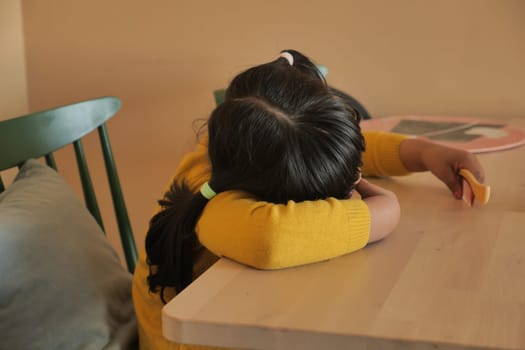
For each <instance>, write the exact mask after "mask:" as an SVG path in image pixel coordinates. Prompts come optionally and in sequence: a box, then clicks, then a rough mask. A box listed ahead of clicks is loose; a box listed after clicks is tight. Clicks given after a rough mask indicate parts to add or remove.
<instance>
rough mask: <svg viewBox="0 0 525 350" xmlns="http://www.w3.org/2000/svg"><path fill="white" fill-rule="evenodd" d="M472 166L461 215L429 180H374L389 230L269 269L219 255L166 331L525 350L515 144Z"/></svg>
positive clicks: (521, 200) (202, 337)
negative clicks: (325, 257)
mask: <svg viewBox="0 0 525 350" xmlns="http://www.w3.org/2000/svg"><path fill="white" fill-rule="evenodd" d="M510 124H511V125H514V126H518V127H522V128H525V118H524V119H514V120H511V121H510ZM479 159H480V161H481V163H482V164H483V166H484V167H485V171H486V182H487V183H488V184H489V185H490V186H491V187H492V196H491V199H490V201H489V203H488V204H487V205H485V206H479V205H477V206H475V207H474V208H468V207H467V206H466V205H465V203H463V202H462V201H459V200H454V198H453V197H452V195H451V194H450V193H449V192H448V190H447V189H446V188H445V186H444V185H443V184H442V183H440V182H439V181H438V180H437V179H435V178H434V177H433V176H432V175H431V174H428V173H418V174H412V175H409V176H406V177H396V178H388V179H374V180H372V181H373V182H374V183H376V184H378V185H380V186H384V187H385V188H388V189H391V190H393V191H395V192H396V193H397V194H398V197H399V201H400V204H401V211H402V215H401V216H402V218H401V222H400V224H399V226H398V228H397V229H396V230H395V232H394V233H392V235H390V236H389V237H388V238H386V239H385V240H383V241H381V242H378V243H375V244H372V245H369V246H368V247H366V248H365V249H363V250H361V251H358V252H355V253H352V254H349V255H346V256H343V257H340V258H336V259H332V260H330V261H326V262H321V263H316V264H312V265H308V266H302V267H297V268H290V269H284V270H279V271H259V270H255V269H251V268H248V267H245V266H242V265H240V264H237V263H235V262H232V261H229V260H227V259H221V260H219V261H218V262H217V263H216V264H215V265H214V266H212V268H211V269H209V270H208V271H207V272H206V273H204V274H203V275H202V276H201V277H200V278H199V279H197V280H196V281H195V282H194V283H193V284H192V285H190V286H189V287H188V288H187V289H186V290H184V292H182V293H181V294H180V295H178V296H177V297H176V298H174V299H173V300H172V301H171V302H170V303H168V304H167V305H166V306H165V308H164V310H163V331H164V334H165V336H166V337H167V338H168V339H170V340H172V341H176V342H183V343H199V344H204V345H215V346H224V347H236V348H250V349H316V350H317V349H436V348H439V349H465V348H467V349H476V348H480V349H481V348H490V349H525V147H520V148H516V149H512V150H507V151H503V152H496V153H488V154H480V155H479Z"/></svg>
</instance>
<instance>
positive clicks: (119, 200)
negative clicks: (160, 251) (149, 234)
mask: <svg viewBox="0 0 525 350" xmlns="http://www.w3.org/2000/svg"><path fill="white" fill-rule="evenodd" d="M98 134H99V138H100V145H101V148H102V154H103V156H104V163H105V166H106V174H107V176H108V182H109V188H110V190H111V198H112V199H113V207H114V209H115V215H116V217H117V224H118V227H119V232H120V239H121V242H122V247H123V249H124V255H125V258H126V264H127V266H128V270H129V271H130V272H131V273H133V271H135V264H136V261H137V260H138V253H137V248H136V244H135V239H134V237H133V233H132V230H131V222H130V220H129V217H128V210H127V208H126V202H125V201H124V195H123V193H122V187H121V186H120V180H119V177H118V174H117V167H116V165H115V159H114V157H113V151H112V149H111V143H110V142H109V135H108V132H107V130H106V126H105V125H104V124H102V125H101V126H99V127H98Z"/></svg>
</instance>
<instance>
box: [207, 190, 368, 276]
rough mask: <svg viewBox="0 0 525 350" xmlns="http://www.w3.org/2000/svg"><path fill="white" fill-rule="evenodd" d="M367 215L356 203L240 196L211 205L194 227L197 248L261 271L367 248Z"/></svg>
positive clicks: (230, 195) (219, 199)
mask: <svg viewBox="0 0 525 350" xmlns="http://www.w3.org/2000/svg"><path fill="white" fill-rule="evenodd" d="M369 232H370V213H369V211H368V207H367V206H366V204H365V203H364V202H363V201H361V200H355V199H354V200H353V199H349V200H336V199H334V198H329V199H327V200H319V201H304V202H300V203H295V202H293V201H289V202H288V203H287V204H273V203H268V202H262V201H256V200H254V199H253V198H251V197H250V196H249V195H247V194H244V193H242V192H239V191H230V192H224V193H221V194H219V195H217V196H216V197H215V198H213V200H211V201H210V202H209V203H208V204H207V205H206V208H205V209H204V212H203V214H202V216H201V218H200V220H199V222H198V224H197V235H198V237H199V240H200V241H201V243H202V244H203V245H204V246H205V247H206V248H208V249H209V250H210V251H211V252H213V253H214V254H216V255H218V256H225V257H228V258H231V259H233V260H236V261H238V262H241V263H244V264H246V265H250V266H253V267H256V268H260V269H278V268H283V267H290V266H296V265H303V264H308V263H312V262H317V261H322V260H326V259H330V258H334V257H336V256H339V255H343V254H346V253H350V252H353V251H355V250H358V249H361V248H363V247H364V246H365V245H366V243H367V242H368V234H369Z"/></svg>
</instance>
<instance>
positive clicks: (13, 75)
mask: <svg viewBox="0 0 525 350" xmlns="http://www.w3.org/2000/svg"><path fill="white" fill-rule="evenodd" d="M0 45H1V46H2V47H1V49H0V120H2V119H7V118H11V117H14V116H17V115H21V114H25V113H26V112H27V109H28V108H27V86H26V72H25V57H24V41H23V33H22V11H21V6H20V0H2V1H0Z"/></svg>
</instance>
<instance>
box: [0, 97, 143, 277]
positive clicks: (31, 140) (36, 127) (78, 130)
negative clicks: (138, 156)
mask: <svg viewBox="0 0 525 350" xmlns="http://www.w3.org/2000/svg"><path fill="white" fill-rule="evenodd" d="M119 109H120V100H119V99H118V98H115V97H101V98H97V99H92V100H88V101H83V102H79V103H74V104H70V105H65V106H61V107H58V108H53V109H49V110H45V111H41V112H36V113H32V114H28V115H25V116H21V117H17V118H13V119H9V120H4V121H1V122H0V149H1V150H2V151H1V153H0V171H2V170H6V169H9V168H13V167H16V166H18V167H20V166H21V165H22V164H23V163H24V162H25V161H26V160H28V159H31V158H40V157H45V160H46V163H47V165H48V166H50V167H52V168H54V169H55V170H57V165H56V162H55V158H54V157H53V152H54V151H56V150H58V149H60V148H63V147H65V146H67V145H71V144H72V147H73V148H74V151H75V156H76V161H77V166H78V170H79V175H80V180H81V183H82V191H83V194H84V201H85V203H86V207H87V208H88V209H89V212H90V213H91V215H93V217H94V218H95V219H96V221H97V222H98V224H99V225H100V227H101V228H102V230H104V224H103V222H102V217H101V215H100V210H99V206H98V202H97V198H96V195H95V190H94V187H93V184H92V181H91V176H90V173H89V168H88V165H87V161H86V157H85V153H84V150H83V146H82V141H81V138H82V137H83V136H85V135H87V134H89V133H91V132H92V131H94V130H95V129H97V131H98V135H99V138H100V143H101V149H102V153H103V157H104V163H105V168H106V173H107V176H108V181H109V187H110V190H111V197H112V200H113V206H114V209H115V215H116V221H117V224H118V228H119V233H120V239H121V242H122V247H123V250H124V255H125V259H126V264H127V268H128V270H129V271H130V272H131V273H132V272H133V271H134V269H135V264H136V261H137V256H138V255H137V249H136V246H135V240H134V238H133V233H132V230H131V224H130V220H129V217H128V213H127V209H126V205H125V203H124V197H123V194H122V189H121V186H120V182H119V178H118V174H117V169H116V166H115V160H114V157H113V153H112V150H111V145H110V141H109V136H108V132H107V130H106V126H105V122H106V121H107V120H108V119H109V118H111V117H113V116H114V115H115V114H116V112H117V111H118V110H119ZM4 190H5V187H4V184H3V182H2V178H1V177H0V193H1V192H3V191H4Z"/></svg>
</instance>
